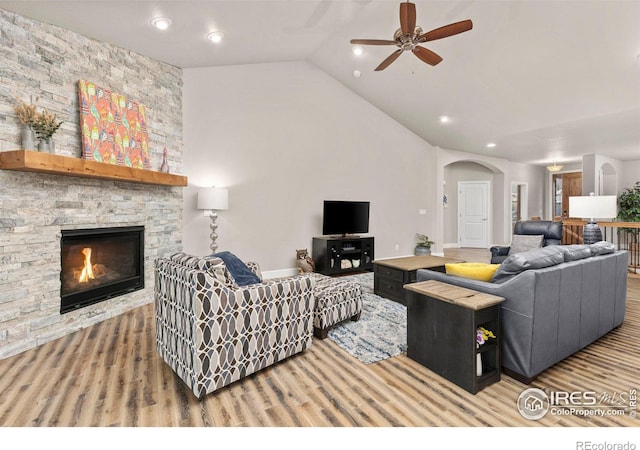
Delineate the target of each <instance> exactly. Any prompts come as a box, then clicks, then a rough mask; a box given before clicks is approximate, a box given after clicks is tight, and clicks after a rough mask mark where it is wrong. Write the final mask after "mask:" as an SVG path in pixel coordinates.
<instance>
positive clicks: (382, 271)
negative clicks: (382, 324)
mask: <svg viewBox="0 0 640 450" xmlns="http://www.w3.org/2000/svg"><path fill="white" fill-rule="evenodd" d="M460 262H464V261H463V260H461V259H454V258H445V257H443V256H432V255H420V256H406V257H403V258H391V259H379V260H375V261H373V291H374V293H375V294H377V295H380V296H381V297H385V298H388V299H390V300H394V301H396V302H398V303H402V304H403V305H405V306H406V305H407V300H406V298H405V290H404V289H403V288H402V286H404V285H405V284H407V283H415V282H416V271H417V270H418V269H429V270H435V271H437V272H444V265H445V264H447V263H460Z"/></svg>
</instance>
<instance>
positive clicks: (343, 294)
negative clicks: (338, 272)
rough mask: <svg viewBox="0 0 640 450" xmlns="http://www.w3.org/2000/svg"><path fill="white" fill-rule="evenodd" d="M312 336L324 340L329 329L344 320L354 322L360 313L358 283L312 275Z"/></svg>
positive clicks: (360, 296) (360, 304) (360, 294)
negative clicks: (313, 301)
mask: <svg viewBox="0 0 640 450" xmlns="http://www.w3.org/2000/svg"><path fill="white" fill-rule="evenodd" d="M314 277H315V279H316V285H315V288H314V290H313V293H314V296H315V298H316V304H315V308H314V311H313V335H314V336H315V337H317V338H320V339H324V338H326V337H327V333H328V332H329V328H330V327H331V326H333V325H335V324H337V323H339V322H342V321H343V320H346V319H349V318H350V319H351V320H353V321H356V320H358V319H360V313H361V312H362V288H361V287H360V285H359V284H358V283H353V282H351V281H346V280H341V279H339V278H331V277H328V276H326V275H321V274H319V273H314Z"/></svg>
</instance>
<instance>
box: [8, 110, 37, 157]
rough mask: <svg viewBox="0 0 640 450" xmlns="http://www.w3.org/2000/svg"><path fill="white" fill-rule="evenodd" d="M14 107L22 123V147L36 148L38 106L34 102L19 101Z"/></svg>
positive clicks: (27, 148)
mask: <svg viewBox="0 0 640 450" xmlns="http://www.w3.org/2000/svg"><path fill="white" fill-rule="evenodd" d="M36 101H37V99H36ZM13 109H14V111H15V112H16V116H18V120H19V121H20V124H21V125H22V129H21V130H20V138H21V143H22V149H23V150H34V149H35V148H36V143H35V137H36V136H35V131H34V125H35V123H36V117H37V116H38V111H37V106H36V105H35V104H33V103H25V102H20V101H18V102H16V104H15V106H14V107H13Z"/></svg>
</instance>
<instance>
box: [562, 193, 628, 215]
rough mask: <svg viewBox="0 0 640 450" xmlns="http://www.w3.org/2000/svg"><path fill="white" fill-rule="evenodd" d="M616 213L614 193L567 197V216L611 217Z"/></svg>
mask: <svg viewBox="0 0 640 450" xmlns="http://www.w3.org/2000/svg"><path fill="white" fill-rule="evenodd" d="M617 215H618V209H617V197H616V196H615V195H593V196H590V195H585V196H582V197H569V216H570V217H580V218H589V219H596V218H598V219H613V218H615V217H616V216H617Z"/></svg>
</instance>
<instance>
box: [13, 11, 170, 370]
mask: <svg viewBox="0 0 640 450" xmlns="http://www.w3.org/2000/svg"><path fill="white" fill-rule="evenodd" d="M0 35H2V43H0V47H1V48H2V51H3V56H2V58H3V63H6V64H5V65H6V66H7V67H10V68H11V69H12V70H9V71H5V72H3V74H2V76H3V81H2V88H3V89H4V94H5V95H3V96H1V97H2V98H1V99H0V115H2V116H3V118H5V119H6V120H3V121H2V124H1V125H0V151H2V152H4V151H13V150H18V149H19V148H20V127H19V123H18V121H17V119H16V118H15V114H14V112H13V104H14V102H15V99H16V98H20V99H21V100H25V101H29V99H30V97H38V98H39V100H38V104H39V105H40V106H42V107H46V108H48V109H49V110H50V111H52V112H55V113H57V114H58V117H60V118H61V120H64V124H63V125H62V127H61V128H60V129H59V130H58V132H57V133H56V134H55V136H54V141H55V153H56V155H55V156H58V155H60V156H65V157H72V158H77V157H79V155H80V154H81V148H80V144H81V140H80V134H81V130H80V125H79V113H78V111H79V107H78V93H77V84H78V80H80V79H86V80H92V81H94V82H96V83H100V84H101V85H103V86H108V87H109V88H110V89H112V90H113V91H115V92H119V93H121V94H123V95H125V96H126V97H127V98H130V99H133V100H135V101H137V102H139V103H141V104H143V105H145V106H146V108H147V116H148V117H147V119H148V124H149V149H150V152H151V167H152V169H154V170H158V168H159V167H160V164H161V161H162V154H163V149H164V148H166V149H167V152H168V158H169V166H170V168H171V173H172V174H180V173H182V165H183V142H182V141H183V138H182V128H183V127H182V70H181V69H180V68H177V67H174V66H171V65H168V64H165V63H162V62H160V61H156V60H153V59H151V58H147V57H144V56H142V55H139V54H136V53H134V52H131V51H129V50H125V49H121V48H118V47H115V46H113V45H111V44H108V43H105V42H100V41H96V40H93V39H89V38H86V37H84V36H81V35H79V34H77V33H73V32H71V31H68V30H65V29H62V28H59V27H55V26H52V25H49V24H46V23H42V22H38V21H35V20H32V19H29V18H27V17H23V16H20V15H17V14H13V13H11V12H8V11H5V10H3V9H2V8H0ZM52 156H54V155H52ZM0 186H1V187H2V188H1V189H0V205H1V208H0V267H1V268H2V270H0V359H2V358H6V357H8V356H11V355H15V354H17V353H20V352H23V351H25V350H28V349H31V348H34V347H37V346H39V345H41V344H43V343H45V342H50V341H52V340H55V339H59V338H61V337H64V336H66V335H68V334H70V333H73V332H75V331H78V330H81V329H83V328H86V327H88V326H92V325H94V324H97V323H99V322H101V321H104V320H108V319H110V318H112V317H115V316H117V315H119V314H123V313H125V312H127V311H130V310H133V309H135V308H137V307H140V306H143V305H148V304H149V303H151V302H153V283H154V270H153V269H154V260H155V259H156V258H158V257H160V256H166V255H169V254H171V253H173V252H176V251H179V250H181V248H182V205H183V200H182V190H183V188H182V187H174V186H164V185H154V184H140V183H137V182H135V181H116V180H111V181H109V180H101V179H92V178H84V177H72V176H65V175H53V174H43V173H34V172H16V171H11V170H0ZM120 227H144V241H143V242H142V241H141V244H142V245H143V247H144V249H143V250H142V251H141V252H140V260H141V261H142V262H143V264H144V268H143V269H142V268H141V269H140V270H141V271H142V276H141V279H140V283H143V284H141V285H140V288H139V289H136V290H133V291H131V292H128V290H129V289H130V288H131V286H125V287H123V288H121V289H120V290H126V291H127V292H124V293H123V295H115V294H101V295H98V297H101V296H109V295H111V298H109V299H105V300H104V301H95V302H93V300H95V299H93V300H86V299H85V300H81V304H84V305H86V306H82V307H77V308H76V307H74V308H73V309H70V310H69V312H67V313H64V314H61V313H60V312H61V303H62V302H63V300H62V299H61V297H62V295H65V296H66V294H68V293H69V292H70V291H69V292H67V291H68V290H69V288H70V286H67V287H64V288H63V287H62V279H61V274H60V270H61V255H62V252H63V250H62V247H61V244H62V236H63V235H64V236H65V239H66V237H67V235H68V233H69V232H71V231H78V230H86V229H90V228H97V229H106V228H120ZM118 245H120V244H118ZM87 247H91V248H92V251H91V259H92V263H91V264H92V270H94V276H95V278H99V273H100V270H101V269H102V268H101V267H95V269H94V267H93V266H95V265H100V264H102V265H104V266H107V265H110V264H106V263H104V262H102V261H100V260H96V259H95V258H97V257H101V256H100V255H101V252H100V251H98V250H96V249H94V248H93V246H83V247H82V248H81V249H80V255H81V258H82V260H81V261H83V260H84V255H83V254H82V250H83V249H84V248H87ZM73 258H78V255H74V256H73ZM116 263H117V262H116ZM75 264H76V261H74V262H73V263H72V265H75ZM81 264H83V262H81ZM117 264H119V263H117ZM133 265H134V266H136V270H138V269H137V264H133ZM120 270H122V269H117V270H116V271H117V272H120ZM96 272H98V273H96ZM122 278H126V279H128V278H129V277H128V276H123V277H122ZM136 283H137V282H136ZM106 284H107V285H109V284H110V282H109V283H106ZM136 286H137V284H136ZM63 291H64V292H65V294H62V293H63ZM61 294H62V295H61Z"/></svg>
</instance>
